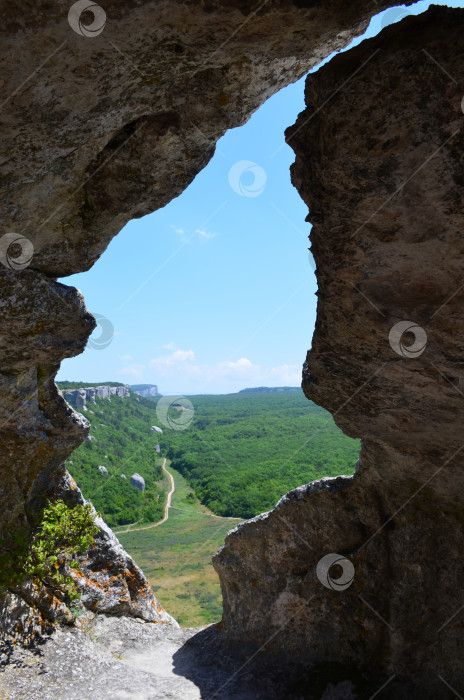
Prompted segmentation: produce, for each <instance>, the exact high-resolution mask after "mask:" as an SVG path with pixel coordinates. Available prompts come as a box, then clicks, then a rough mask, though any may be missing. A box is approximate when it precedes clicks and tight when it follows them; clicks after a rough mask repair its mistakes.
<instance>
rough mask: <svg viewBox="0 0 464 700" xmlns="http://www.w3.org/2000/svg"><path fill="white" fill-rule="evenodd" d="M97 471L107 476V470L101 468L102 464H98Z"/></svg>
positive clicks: (103, 467)
mask: <svg viewBox="0 0 464 700" xmlns="http://www.w3.org/2000/svg"><path fill="white" fill-rule="evenodd" d="M98 471H100V472H101V473H102V474H108V469H107V468H106V467H105V466H103V464H100V466H99V467H98Z"/></svg>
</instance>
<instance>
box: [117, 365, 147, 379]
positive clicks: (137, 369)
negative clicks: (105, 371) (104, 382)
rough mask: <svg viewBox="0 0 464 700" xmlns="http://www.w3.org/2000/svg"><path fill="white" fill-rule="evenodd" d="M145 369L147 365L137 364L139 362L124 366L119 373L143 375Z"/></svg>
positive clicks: (131, 375) (130, 375)
mask: <svg viewBox="0 0 464 700" xmlns="http://www.w3.org/2000/svg"><path fill="white" fill-rule="evenodd" d="M144 369H145V365H137V364H135V363H134V364H132V365H128V366H127V367H123V368H122V369H120V370H119V372H118V374H124V375H127V376H129V377H138V378H140V377H142V375H143V371H144Z"/></svg>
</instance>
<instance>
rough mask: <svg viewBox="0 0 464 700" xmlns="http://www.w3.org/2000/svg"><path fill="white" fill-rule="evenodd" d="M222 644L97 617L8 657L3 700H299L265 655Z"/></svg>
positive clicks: (211, 633)
mask: <svg viewBox="0 0 464 700" xmlns="http://www.w3.org/2000/svg"><path fill="white" fill-rule="evenodd" d="M251 656H253V653H250V652H248V653H247V655H246V656H243V654H240V655H237V654H235V653H234V652H232V651H230V650H225V648H224V647H222V646H221V645H220V644H218V632H217V631H216V629H215V627H214V626H210V627H206V628H202V629H201V630H198V629H179V628H175V627H173V626H164V625H154V624H152V623H144V622H142V621H139V620H135V619H133V618H115V617H107V616H104V615H101V616H97V617H96V618H95V619H94V620H93V621H92V623H91V624H89V625H88V626H87V628H86V629H85V630H82V629H77V628H66V627H62V628H60V629H59V630H58V631H57V632H55V633H54V634H53V635H52V636H51V637H49V638H47V639H46V640H44V641H43V642H42V643H41V644H38V645H36V646H34V647H33V648H28V649H25V648H24V647H19V646H16V647H14V648H13V649H11V650H10V652H8V653H5V652H4V653H3V663H2V665H1V666H0V700H63V698H66V700H110V699H111V700H113V699H114V700H119V699H120V700H124V699H125V698H131V699H133V700H167V699H168V698H169V699H171V700H173V699H175V700H197V699H199V698H208V699H211V700H213V698H214V700H260V699H261V698H262V699H263V700H264V699H266V700H271V699H273V698H275V699H276V700H277V699H278V698H284V697H285V698H295V700H297V698H300V697H302V696H301V695H299V694H298V695H294V694H293V693H290V694H289V693H288V688H287V689H286V688H285V687H284V685H285V684H283V677H284V676H285V674H282V668H280V671H279V673H278V674H277V672H276V670H275V669H274V667H275V666H276V664H275V659H274V658H272V659H269V657H268V655H266V654H264V655H263V654H256V655H255V656H253V658H252V659H251V660H250V657H251Z"/></svg>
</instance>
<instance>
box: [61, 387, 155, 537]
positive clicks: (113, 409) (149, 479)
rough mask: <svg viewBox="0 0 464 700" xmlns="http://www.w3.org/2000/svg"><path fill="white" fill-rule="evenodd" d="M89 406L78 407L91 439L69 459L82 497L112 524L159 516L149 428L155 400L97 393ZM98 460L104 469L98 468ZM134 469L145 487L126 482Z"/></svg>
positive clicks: (144, 520)
mask: <svg viewBox="0 0 464 700" xmlns="http://www.w3.org/2000/svg"><path fill="white" fill-rule="evenodd" d="M87 386H90V385H88V384H87ZM87 409H88V410H86V411H81V413H82V414H83V415H84V416H85V417H86V418H87V419H88V420H89V422H90V423H91V426H92V428H91V430H90V436H91V438H92V439H90V440H89V439H87V440H85V441H84V443H83V444H82V445H81V446H80V447H78V448H77V450H75V451H74V452H73V454H72V455H71V457H70V459H69V460H68V462H67V467H68V470H69V472H70V473H71V475H72V476H73V477H74V479H75V480H76V482H77V485H78V486H79V488H80V489H81V490H82V492H83V494H84V496H85V498H88V499H89V500H90V501H92V503H93V504H94V506H95V508H96V509H97V510H98V511H100V512H101V513H102V515H103V517H104V518H105V520H106V522H107V523H108V525H110V526H115V525H125V524H126V523H132V522H136V521H138V522H151V521H155V520H159V519H160V518H162V517H163V509H164V499H165V492H164V488H163V473H162V469H161V464H162V459H160V458H159V457H158V455H157V453H156V452H155V449H154V448H155V445H156V444H157V443H158V439H157V436H156V434H155V433H154V432H153V431H152V430H150V426H151V425H153V423H154V422H155V420H156V413H155V407H154V405H153V403H151V402H148V401H146V400H145V399H143V398H141V397H135V396H131V397H130V398H119V397H118V396H112V397H111V400H108V399H98V398H97V399H96V404H88V405H87ZM100 465H101V466H104V467H105V468H106V469H107V470H108V474H102V473H101V472H100V471H99V469H98V467H99V466H100ZM134 473H138V474H140V475H141V476H142V477H143V478H144V479H145V487H146V488H145V491H144V493H142V492H140V491H138V490H137V489H135V488H134V487H133V486H131V485H130V483H129V480H130V477H131V475H132V474H134ZM121 474H124V475H125V476H126V479H124V478H122V476H121Z"/></svg>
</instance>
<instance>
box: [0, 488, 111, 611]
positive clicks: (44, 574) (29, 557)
mask: <svg viewBox="0 0 464 700" xmlns="http://www.w3.org/2000/svg"><path fill="white" fill-rule="evenodd" d="M94 517H95V516H94V514H93V513H92V507H91V506H90V505H89V504H86V505H77V506H74V507H73V508H70V507H69V506H67V505H66V503H64V501H62V500H57V501H55V502H54V503H52V502H51V501H48V503H47V505H46V506H45V508H44V509H43V511H42V515H41V518H40V522H39V524H38V526H37V527H36V528H35V530H34V531H33V532H32V535H31V536H30V538H29V541H28V540H27V538H25V537H24V536H20V535H16V536H14V535H13V536H12V538H11V539H10V541H9V543H8V544H5V543H3V544H2V545H0V593H1V592H3V591H5V590H6V589H11V588H15V587H17V586H18V585H20V584H21V583H22V582H23V581H25V580H27V579H29V580H32V581H33V582H35V583H38V584H39V585H43V586H44V587H45V588H46V589H48V590H49V591H50V592H51V593H53V594H58V595H59V596H60V597H64V598H66V599H67V600H69V601H72V600H77V599H78V598H80V593H79V592H78V590H77V586H76V584H75V582H74V580H73V579H72V578H71V576H67V575H66V573H65V568H66V565H68V566H69V567H70V568H71V569H78V568H79V562H78V561H77V560H76V557H77V556H78V555H79V554H83V553H84V552H85V551H86V550H87V549H88V548H89V547H90V546H91V545H92V544H93V542H94V538H95V535H96V534H97V532H98V527H97V526H96V525H95V522H94Z"/></svg>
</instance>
